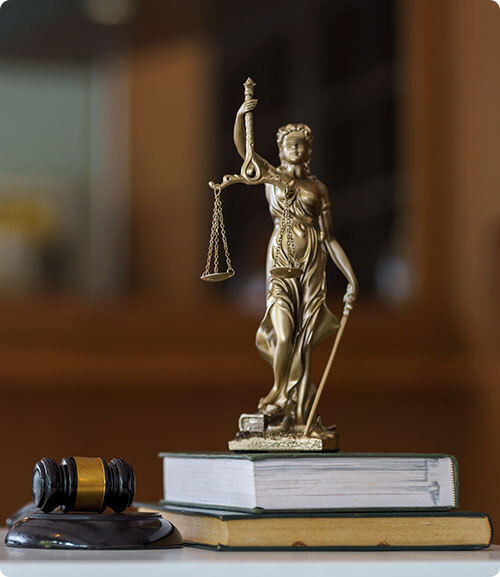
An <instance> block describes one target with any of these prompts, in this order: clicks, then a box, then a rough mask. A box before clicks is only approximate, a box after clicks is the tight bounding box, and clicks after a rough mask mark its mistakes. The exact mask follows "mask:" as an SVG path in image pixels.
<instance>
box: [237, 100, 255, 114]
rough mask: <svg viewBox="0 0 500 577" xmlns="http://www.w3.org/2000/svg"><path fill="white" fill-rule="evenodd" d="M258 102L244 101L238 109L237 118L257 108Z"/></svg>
mask: <svg viewBox="0 0 500 577" xmlns="http://www.w3.org/2000/svg"><path fill="white" fill-rule="evenodd" d="M257 102H258V100H257V99H256V98H252V99H251V100H245V102H243V104H242V105H241V106H240V107H239V109H238V116H242V115H243V114H246V113H247V112H251V111H252V110H254V109H255V107H256V106H257Z"/></svg>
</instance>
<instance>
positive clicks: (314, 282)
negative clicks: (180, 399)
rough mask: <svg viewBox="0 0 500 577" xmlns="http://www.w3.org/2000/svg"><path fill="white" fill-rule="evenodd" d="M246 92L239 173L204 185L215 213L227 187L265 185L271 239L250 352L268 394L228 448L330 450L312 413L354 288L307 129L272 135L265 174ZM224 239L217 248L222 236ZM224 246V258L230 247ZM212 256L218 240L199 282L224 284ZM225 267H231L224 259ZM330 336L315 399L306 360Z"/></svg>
mask: <svg viewBox="0 0 500 577" xmlns="http://www.w3.org/2000/svg"><path fill="white" fill-rule="evenodd" d="M244 86H245V97H244V101H243V104H242V105H241V106H240V108H239V110H238V112H237V114H236V120H235V125H234V143H235V146H236V149H237V151H238V153H239V154H240V156H241V157H242V158H243V165H242V168H241V172H240V174H239V175H237V174H234V175H226V176H224V178H223V179H222V182H221V183H220V184H214V183H213V182H210V183H209V186H210V187H211V188H212V189H213V190H214V193H215V195H216V203H217V202H219V203H220V192H221V191H222V190H223V189H224V188H226V187H228V186H230V185H231V184H235V183H244V184H264V185H265V193H266V199H267V201H268V203H269V209H270V212H271V217H272V219H273V221H274V230H273V233H272V235H271V238H270V240H269V246H268V253H267V262H266V271H267V308H266V312H265V315H264V319H263V320H262V322H261V324H260V326H259V329H258V331H257V336H256V345H257V349H258V351H259V353H260V355H261V356H262V357H263V358H264V359H265V360H266V361H267V362H269V364H270V365H271V366H272V368H273V373H274V383H273V386H272V387H271V390H270V391H269V393H268V394H267V395H266V396H265V397H263V398H262V399H260V402H259V404H258V412H257V413H255V414H250V415H248V414H244V415H242V417H241V418H240V432H239V433H238V434H237V436H236V439H234V440H233V441H231V442H230V443H229V448H230V449H231V450H266V451H268V450H280V451H283V450H325V449H326V448H329V449H330V450H332V449H331V447H333V448H335V447H336V446H338V435H337V433H336V432H335V428H334V427H329V428H327V427H324V426H323V424H322V423H321V419H320V417H319V416H317V415H316V408H317V404H318V402H319V396H320V395H321V392H322V390H323V388H324V385H325V382H326V378H327V376H328V374H329V371H330V369H331V365H332V363H333V359H334V357H335V353H336V351H337V348H338V345H339V341H340V338H341V336H342V333H343V330H344V327H345V324H346V322H347V316H348V314H349V312H350V310H351V309H352V304H353V303H354V300H355V299H356V296H357V292H358V283H357V280H356V277H355V275H354V272H353V270H352V267H351V264H350V262H349V259H348V258H347V256H346V254H345V252H344V251H343V250H342V248H341V246H340V245H339V243H338V242H337V241H336V240H335V237H334V234H333V225H332V218H331V214H330V199H329V195H328V190H327V188H326V186H325V185H324V184H323V183H322V182H321V181H320V180H318V179H317V178H316V177H315V176H314V175H313V174H312V173H311V170H310V167H309V163H310V159H311V153H312V142H313V135H312V132H311V129H310V128H309V127H308V126H307V125H305V124H287V125H286V126H283V127H281V128H280V129H279V130H278V133H277V143H278V148H279V155H280V160H281V163H280V165H279V166H278V167H274V166H272V165H271V164H270V163H269V162H267V161H266V160H264V159H263V158H262V157H260V156H259V155H258V154H257V153H256V152H255V150H254V133H253V116H252V111H253V110H254V109H255V107H256V106H257V100H255V99H254V98H253V89H254V86H255V84H254V83H253V81H252V80H251V79H248V80H247V81H246V82H245V84H244ZM217 199H218V200H217ZM217 206H218V207H219V206H220V204H219V205H217ZM219 210H220V216H219ZM214 222H216V224H217V223H219V222H223V220H222V211H221V209H219V208H217V209H216V207H215V206H214V217H213V220H212V230H214ZM221 230H223V227H222V228H221ZM222 237H223V240H224V238H225V235H222ZM224 246H225V250H226V249H227V242H225V243H224ZM212 254H216V253H215V236H213V235H212V234H211V237H210V243H209V255H208V259H207V267H206V269H205V272H204V273H203V276H202V278H205V277H207V276H208V277H210V276H212V274H217V275H220V274H221V273H219V272H218V270H217V268H216V267H214V273H210V260H211V258H212ZM327 256H330V258H331V259H332V260H333V262H334V263H335V265H336V266H337V267H338V268H339V269H340V271H341V272H342V273H343V274H344V276H345V277H346V279H347V281H348V286H347V291H346V293H345V295H344V302H345V308H344V316H343V318H342V322H341V323H340V324H339V322H338V320H337V318H336V317H335V316H334V315H333V314H332V313H331V311H330V310H329V308H328V307H327V305H326V273H325V267H326V261H327ZM226 259H227V260H228V259H229V253H228V251H227V250H226ZM229 269H231V271H232V272H234V271H233V270H232V268H231V262H230V260H228V273H229ZM231 276H232V275H231ZM207 280H210V279H209V278H208V279H207ZM217 280H219V278H217ZM336 333H337V338H336V339H335V343H334V345H333V349H332V354H331V355H330V359H329V362H328V365H327V368H326V369H325V372H324V374H323V378H322V380H321V389H320V390H318V391H317V392H316V388H315V386H314V384H313V383H312V382H311V380H310V369H311V354H312V351H313V349H314V348H315V347H316V346H317V345H318V344H319V343H320V342H321V341H323V340H324V339H326V338H327V337H329V336H331V335H334V334H336ZM245 423H246V424H245ZM249 423H250V424H249ZM251 447H254V448H251ZM306 447H307V448H306Z"/></svg>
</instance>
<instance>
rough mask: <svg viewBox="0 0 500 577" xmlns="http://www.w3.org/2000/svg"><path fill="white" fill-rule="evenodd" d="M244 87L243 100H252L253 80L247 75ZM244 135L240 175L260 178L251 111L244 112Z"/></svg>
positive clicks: (253, 178)
mask: <svg viewBox="0 0 500 577" xmlns="http://www.w3.org/2000/svg"><path fill="white" fill-rule="evenodd" d="M243 86H244V87H245V101H248V100H252V98H253V89H254V87H255V82H254V81H253V80H252V79H251V78H250V77H248V78H247V79H246V82H245V83H244V84H243ZM245 135H246V153H245V160H244V161H243V164H242V166H241V176H243V178H245V179H246V180H249V181H252V182H253V181H255V180H259V179H260V176H261V175H260V167H259V165H258V164H257V163H256V162H255V160H254V158H253V153H254V140H253V116H252V112H246V113H245Z"/></svg>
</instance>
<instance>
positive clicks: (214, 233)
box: [203, 192, 219, 275]
mask: <svg viewBox="0 0 500 577" xmlns="http://www.w3.org/2000/svg"><path fill="white" fill-rule="evenodd" d="M214 195H215V197H216V198H217V193H216V192H215V193H214ZM218 230H219V210H218V206H217V200H215V202H214V209H213V213H212V227H211V229H210V240H209V243H208V254H207V264H206V267H205V271H204V273H203V274H204V275H208V274H210V263H211V262H212V254H213V253H214V246H215V262H214V266H215V272H218V271H217V267H218V264H219V258H218V255H217V253H218V248H217V245H218V244H219V239H218V236H219V235H218ZM216 237H217V238H216Z"/></svg>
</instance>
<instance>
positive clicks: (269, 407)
mask: <svg viewBox="0 0 500 577" xmlns="http://www.w3.org/2000/svg"><path fill="white" fill-rule="evenodd" d="M264 400H265V399H261V402H260V403H259V411H260V412H261V413H263V414H264V415H266V416H267V417H272V416H274V415H276V414H278V413H279V412H281V411H282V410H283V407H280V405H278V404H275V403H263V402H262V401H264Z"/></svg>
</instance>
